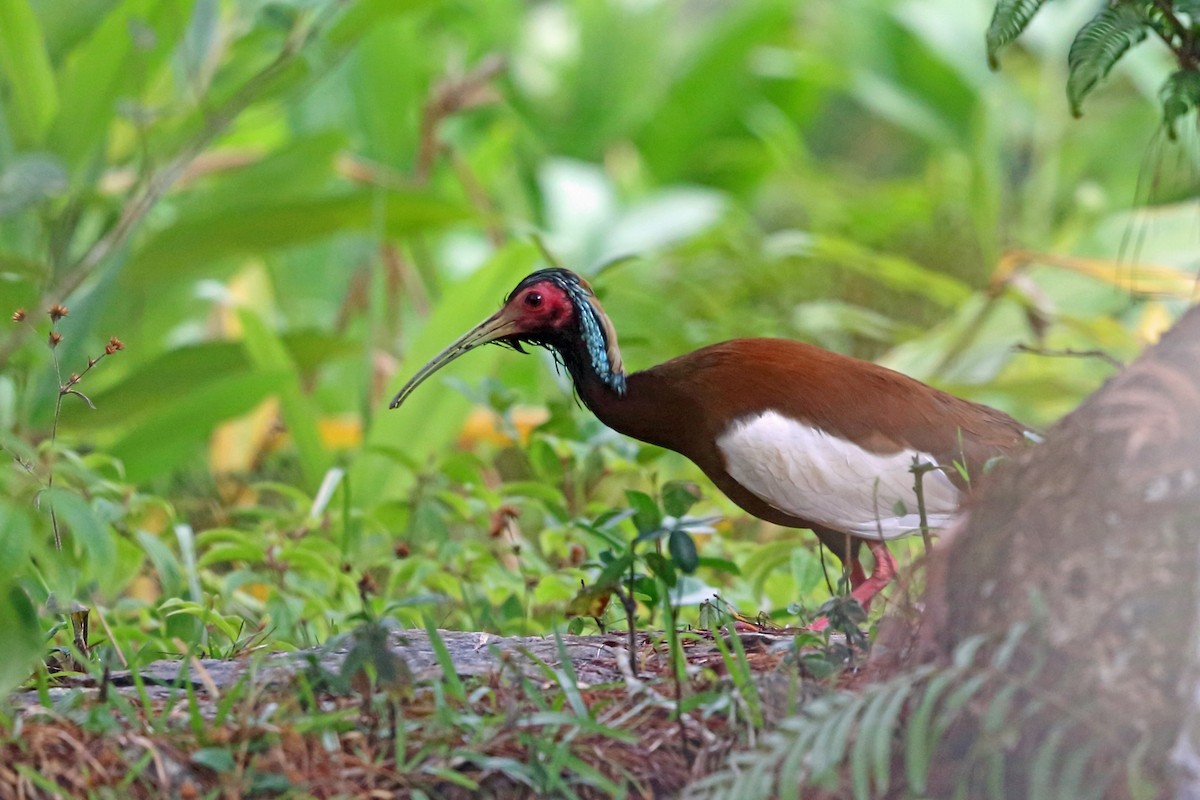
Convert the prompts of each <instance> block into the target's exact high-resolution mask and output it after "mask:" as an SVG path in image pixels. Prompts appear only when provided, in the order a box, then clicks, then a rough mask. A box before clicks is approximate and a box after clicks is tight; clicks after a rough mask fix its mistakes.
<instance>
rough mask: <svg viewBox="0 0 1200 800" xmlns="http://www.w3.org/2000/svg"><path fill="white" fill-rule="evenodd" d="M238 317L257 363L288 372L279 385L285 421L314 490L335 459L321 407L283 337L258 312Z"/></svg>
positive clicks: (250, 352) (246, 310)
mask: <svg viewBox="0 0 1200 800" xmlns="http://www.w3.org/2000/svg"><path fill="white" fill-rule="evenodd" d="M238 319H240V320H241V322H242V330H243V332H244V337H245V338H244V344H245V347H246V352H247V353H249V355H250V360H251V361H252V362H253V363H254V365H255V366H256V367H258V368H259V369H261V370H263V371H273V372H279V373H281V374H284V375H286V376H287V377H285V378H283V379H282V380H281V381H280V382H279V385H278V386H277V387H276V391H277V392H278V394H279V403H280V407H281V410H282V413H283V421H284V422H285V423H286V424H287V427H288V431H289V432H290V433H291V435H292V441H293V442H294V443H295V445H296V451H297V453H299V456H300V467H301V469H302V470H303V471H304V480H305V483H306V484H307V487H308V488H309V489H310V490H315V489H316V488H317V486H318V485H319V484H320V482H321V478H322V477H323V476H324V475H325V472H326V470H328V469H329V467H330V465H331V461H330V458H329V454H328V453H327V452H325V448H324V446H323V445H322V444H321V436H320V433H319V432H318V430H317V409H316V407H315V405H314V404H313V402H312V400H311V398H309V397H308V395H307V394H305V393H304V390H303V388H302V387H301V385H300V372H299V370H298V369H297V368H296V362H295V361H294V360H292V357H291V355H290V354H289V353H288V351H287V348H286V347H284V344H283V341H282V340H281V339H280V338H279V336H277V335H276V334H275V332H274V331H272V330H271V328H270V327H269V326H268V325H267V324H266V323H265V322H263V319H262V317H260V316H259V315H258V314H256V313H254V312H253V311H250V310H248V309H243V310H242V311H241V312H239V314H238Z"/></svg>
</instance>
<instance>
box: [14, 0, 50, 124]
mask: <svg viewBox="0 0 1200 800" xmlns="http://www.w3.org/2000/svg"><path fill="white" fill-rule="evenodd" d="M0 74H2V75H3V76H4V77H5V78H6V79H7V83H8V87H9V91H8V93H7V95H8V98H9V103H11V107H12V109H13V112H14V113H12V114H11V120H12V125H13V128H14V133H15V134H16V140H17V143H18V144H19V145H22V146H24V147H30V146H34V145H37V144H38V143H40V142H41V139H42V136H43V135H44V134H45V132H46V129H47V127H48V126H49V125H50V120H52V119H53V118H54V115H55V113H57V111H58V91H57V90H56V88H55V85H54V73H53V72H52V71H51V68H50V58H49V56H48V55H47V54H46V43H45V40H44V38H43V36H42V31H41V30H40V26H39V24H38V20H37V17H36V16H34V13H33V10H32V8H31V7H30V5H29V2H28V0H4V2H3V3H0Z"/></svg>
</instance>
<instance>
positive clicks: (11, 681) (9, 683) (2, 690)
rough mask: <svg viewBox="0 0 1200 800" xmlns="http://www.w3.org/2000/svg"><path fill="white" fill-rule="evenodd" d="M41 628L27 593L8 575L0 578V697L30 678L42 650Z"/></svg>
mask: <svg viewBox="0 0 1200 800" xmlns="http://www.w3.org/2000/svg"><path fill="white" fill-rule="evenodd" d="M42 636H43V633H42V630H41V626H40V625H39V624H38V618H37V612H36V611H35V610H34V607H33V603H31V602H30V601H29V596H28V595H26V594H25V592H24V591H22V590H21V588H20V587H19V586H17V585H16V584H15V583H13V582H12V581H11V580H10V579H9V578H8V576H7V575H5V576H2V577H0V640H3V641H4V656H3V657H2V658H0V697H7V696H8V693H9V692H10V691H11V690H12V689H13V688H15V687H16V686H17V685H18V684H20V683H21V682H22V681H25V680H27V679H28V678H29V675H30V672H31V671H32V670H33V667H34V663H35V662H36V661H37V658H38V656H39V655H40V654H41V651H42Z"/></svg>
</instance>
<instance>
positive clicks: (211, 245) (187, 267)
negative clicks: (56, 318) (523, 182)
mask: <svg viewBox="0 0 1200 800" xmlns="http://www.w3.org/2000/svg"><path fill="white" fill-rule="evenodd" d="M379 215H382V216H381V217H380V216H379ZM469 216H470V214H469V212H468V211H467V210H466V209H464V208H463V207H461V206H458V205H455V204H453V203H448V202H446V201H444V200H440V199H438V198H436V197H432V196H430V195H425V194H420V193H416V192H407V193H405V192H390V193H388V194H386V195H384V196H382V197H380V196H377V195H376V194H375V193H373V192H365V191H364V192H352V193H349V194H341V195H334V196H329V197H320V198H311V199H308V198H306V199H297V200H282V201H280V202H271V203H264V204H262V205H257V206H252V207H242V208H234V209H226V208H219V207H218V208H211V209H209V210H208V211H207V213H203V214H201V213H197V214H194V215H192V216H189V217H186V218H183V219H180V220H179V221H177V222H176V223H175V224H173V225H170V226H168V227H167V228H165V229H163V230H161V231H158V232H157V233H156V234H154V235H153V236H151V237H150V239H149V240H148V241H147V242H146V243H145V244H144V245H143V246H142V247H141V248H140V249H139V250H138V251H137V253H136V255H135V256H134V257H133V258H132V260H131V261H130V263H129V265H128V266H127V267H126V269H125V272H124V277H125V279H126V280H128V281H130V282H133V283H136V284H144V283H152V282H154V281H161V280H179V279H180V278H184V277H187V276H191V275H195V274H196V273H197V272H198V271H200V270H201V269H203V268H206V267H208V268H211V266H212V264H213V262H215V261H219V260H221V259H224V258H231V257H235V256H252V255H260V254H263V253H266V252H268V251H270V250H274V249H278V248H282V247H288V246H292V245H297V244H303V243H307V242H313V241H315V240H318V239H322V238H325V237H327V236H330V235H333V234H335V233H343V232H347V231H355V230H357V231H365V230H371V229H372V228H373V226H374V225H375V221H376V220H377V219H380V220H381V221H382V224H383V229H384V230H385V231H386V232H387V233H388V234H389V235H391V236H405V235H407V234H412V233H417V232H426V231H430V230H432V229H436V228H439V227H442V226H445V225H448V224H450V223H452V222H458V221H461V220H464V219H466V218H468V217H469Z"/></svg>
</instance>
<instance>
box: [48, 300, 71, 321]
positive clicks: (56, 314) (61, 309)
mask: <svg viewBox="0 0 1200 800" xmlns="http://www.w3.org/2000/svg"><path fill="white" fill-rule="evenodd" d="M66 315H67V307H66V306H60V305H59V304H58V303H55V304H54V305H52V306H50V321H51V322H58V321H59V320H60V319H62V318H63V317H65V316H66Z"/></svg>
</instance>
